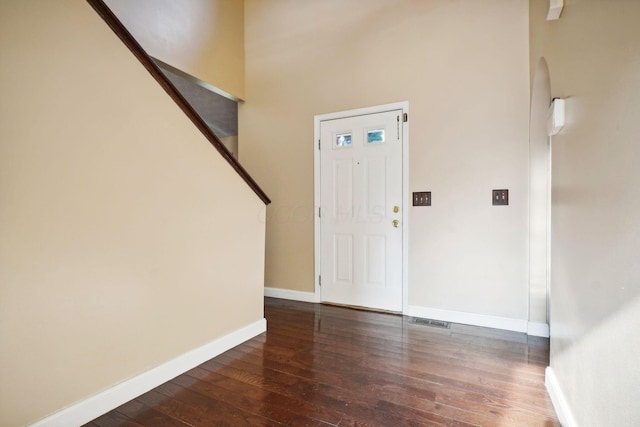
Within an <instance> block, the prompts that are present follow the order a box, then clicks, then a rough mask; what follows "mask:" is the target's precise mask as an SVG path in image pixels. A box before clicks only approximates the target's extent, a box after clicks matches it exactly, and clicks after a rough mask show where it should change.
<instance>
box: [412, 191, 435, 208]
mask: <svg viewBox="0 0 640 427" xmlns="http://www.w3.org/2000/svg"><path fill="white" fill-rule="evenodd" d="M413 206H431V191H414V193H413Z"/></svg>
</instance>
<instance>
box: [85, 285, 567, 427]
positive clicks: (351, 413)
mask: <svg viewBox="0 0 640 427" xmlns="http://www.w3.org/2000/svg"><path fill="white" fill-rule="evenodd" d="M265 317H266V319H267V322H268V331H267V333H266V334H261V335H260V336H257V337H255V338H254V339H252V340H249V341H247V342H245V343H243V344H240V345H239V346H237V347H235V348H233V349H231V350H229V351H227V352H225V353H223V354H221V355H220V356H218V357H216V358H214V359H211V360H209V361H207V362H205V363H203V364H202V365H200V366H199V367H196V368H194V369H192V370H190V371H188V372H186V373H185V374H183V375H180V376H178V377H176V378H174V379H173V380H171V381H169V382H167V383H165V384H163V385H161V386H159V387H157V388H156V389H154V390H152V391H150V392H148V393H145V394H144V395H142V396H139V397H138V398H137V399H134V400H132V401H131V402H128V403H127V404H125V405H122V406H121V407H119V408H117V409H116V410H114V411H111V412H109V413H108V414H105V415H103V416H102V417H99V418H97V419H96V420H94V421H92V422H91V423H90V424H87V426H88V427H96V426H100V427H113V426H128V427H147V426H149V427H150V426H154V427H155V426H170V427H184V426H234V427H235V426H274V427H275V426H314V427H316V426H317V427H329V426H333V427H345V426H353V427H355V426H381V427H389V426H394V427H395V426H460V427H470V426H490V427H492V426H498V425H499V426H501V427H509V426H514V427H515V426H532V427H551V426H559V425H560V424H559V422H558V419H557V417H556V415H555V412H554V410H553V406H552V404H551V401H550V399H549V397H548V395H547V392H546V389H545V387H544V370H545V367H546V366H547V364H548V360H549V359H548V357H549V341H548V339H543V338H537V337H535V338H534V337H527V336H526V335H525V334H520V333H517V332H509V331H500V330H495V329H489V328H479V327H475V326H468V325H457V324H451V325H450V328H448V329H445V328H434V327H429V326H425V325H420V324H417V323H415V322H414V321H413V319H411V318H408V317H405V316H400V315H395V314H389V313H374V312H367V311H362V310H354V309H348V308H344V307H336V306H327V305H321V304H310V303H303V302H297V301H287V300H279V299H273V298H266V299H265Z"/></svg>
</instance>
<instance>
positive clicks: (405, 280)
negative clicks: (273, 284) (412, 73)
mask: <svg viewBox="0 0 640 427" xmlns="http://www.w3.org/2000/svg"><path fill="white" fill-rule="evenodd" d="M394 110H402V113H403V114H409V101H402V102H394V103H391V104H384V105H376V106H373V107H365V108H358V109H355V110H347V111H338V112H335V113H327V114H319V115H316V116H314V118H313V171H314V172H313V200H314V209H315V213H314V224H313V236H314V276H315V277H314V282H315V296H316V301H314V302H320V301H322V293H321V289H320V283H319V282H318V277H319V276H320V272H321V271H322V270H321V265H320V217H319V216H318V208H319V207H320V150H319V149H318V141H319V140H320V122H322V121H325V120H335V119H341V118H345V117H354V116H362V115H364V114H376V113H384V112H386V111H394ZM409 120H411V117H409ZM410 201H411V197H410V193H409V122H404V121H403V122H402V203H403V206H402V207H401V209H402V222H403V227H402V306H403V308H404V307H407V306H408V304H409V302H408V301H409V207H410V206H411V205H410Z"/></svg>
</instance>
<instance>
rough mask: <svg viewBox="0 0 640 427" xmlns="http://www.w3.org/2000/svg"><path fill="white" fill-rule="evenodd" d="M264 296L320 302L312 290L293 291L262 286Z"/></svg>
mask: <svg viewBox="0 0 640 427" xmlns="http://www.w3.org/2000/svg"><path fill="white" fill-rule="evenodd" d="M264 296H265V297H271V298H282V299H290V300H294V301H303V302H320V299H319V298H318V297H317V296H316V294H315V293H314V292H303V291H293V290H290V289H281V288H268V287H265V288H264Z"/></svg>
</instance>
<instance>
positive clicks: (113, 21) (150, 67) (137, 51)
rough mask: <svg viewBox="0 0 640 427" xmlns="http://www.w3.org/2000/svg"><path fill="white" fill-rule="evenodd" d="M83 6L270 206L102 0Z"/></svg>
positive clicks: (227, 151)
mask: <svg viewBox="0 0 640 427" xmlns="http://www.w3.org/2000/svg"><path fill="white" fill-rule="evenodd" d="M87 3H89V4H90V5H91V7H93V9H94V10H95V11H96V12H97V13H98V15H100V17H101V18H102V19H103V20H104V22H106V24H107V25H108V26H109V27H110V28H111V29H112V30H113V32H114V33H115V34H116V35H117V36H118V38H119V39H120V40H122V42H123V43H124V44H125V46H127V47H128V48H129V50H130V51H131V53H133V54H134V55H135V57H136V58H138V60H139V61H140V63H141V64H142V65H143V66H144V67H145V68H146V69H147V71H148V72H149V73H150V74H151V75H152V76H153V78H154V79H155V80H156V81H157V82H158V83H159V84H160V86H162V88H163V89H164V90H165V92H167V94H168V95H169V96H170V97H171V99H173V101H174V102H175V103H176V104H178V107H180V109H182V111H183V112H184V113H185V114H186V115H187V117H189V119H191V121H192V122H193V124H194V125H195V126H196V127H197V128H198V129H199V130H200V132H202V134H203V135H204V136H205V138H207V140H208V141H209V142H210V143H211V145H213V147H214V148H215V149H216V150H218V152H219V153H220V155H222V157H224V159H225V160H226V161H227V162H228V163H229V164H230V165H231V167H232V168H233V169H234V170H235V171H236V172H237V173H238V175H240V177H241V178H242V179H244V180H245V182H246V183H247V184H248V185H249V187H251V189H252V190H253V191H254V192H255V193H256V194H257V195H258V197H260V199H261V200H262V201H263V202H264V203H265V204H266V205H268V204H269V203H271V199H269V197H268V196H267V194H266V193H265V192H264V191H262V189H261V188H260V186H259V185H258V183H257V182H256V181H255V180H254V179H253V178H252V177H251V175H249V173H248V172H247V171H246V170H245V169H244V168H243V167H242V165H241V164H240V163H238V160H236V158H235V157H233V155H232V154H231V152H230V151H229V150H228V149H227V147H225V146H224V144H223V143H222V141H220V138H218V136H217V135H216V134H215V133H213V131H212V130H211V129H209V126H207V124H206V123H205V122H204V120H202V118H201V117H200V116H199V115H198V113H196V111H195V110H194V109H193V107H192V106H191V104H189V103H188V102H187V100H186V99H185V98H184V97H183V96H182V94H181V93H180V92H179V91H178V90H177V89H176V87H175V86H174V85H173V83H171V81H170V80H169V79H168V78H167V77H166V76H165V75H164V73H162V71H160V68H159V67H158V66H157V65H156V63H155V62H154V61H153V59H152V58H151V57H150V56H149V54H147V52H146V51H145V50H144V49H143V48H142V46H140V44H139V43H138V42H137V41H136V39H135V38H134V37H133V36H132V35H131V33H130V32H129V31H128V30H127V29H126V28H125V27H124V25H122V22H120V20H119V19H118V18H117V17H116V16H115V15H114V14H113V12H112V11H111V9H109V7H108V6H107V5H106V4H105V3H104V1H103V0H87Z"/></svg>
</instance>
